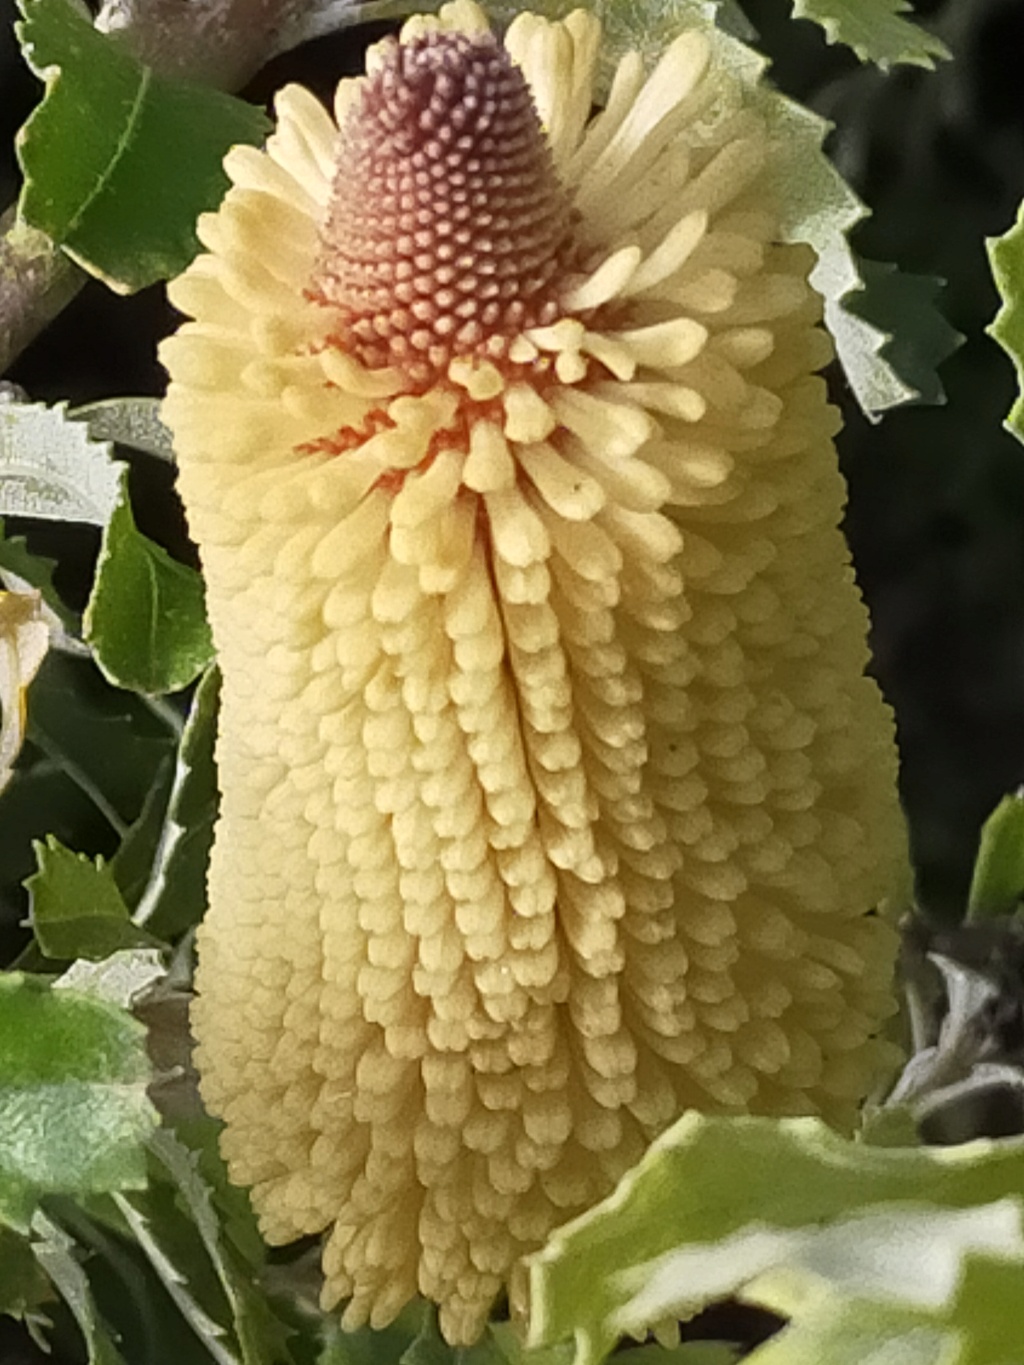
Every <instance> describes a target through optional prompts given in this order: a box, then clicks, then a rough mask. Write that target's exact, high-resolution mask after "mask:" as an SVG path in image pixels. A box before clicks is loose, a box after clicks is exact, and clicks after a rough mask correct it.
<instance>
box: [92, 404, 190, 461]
mask: <svg viewBox="0 0 1024 1365" xmlns="http://www.w3.org/2000/svg"><path fill="white" fill-rule="evenodd" d="M68 416H69V417H70V418H72V419H73V420H74V421H76V422H84V423H85V424H86V426H87V427H88V428H89V435H90V436H91V437H92V439H93V440H94V441H116V442H117V444H118V445H122V446H130V447H131V449H132V450H141V451H143V452H144V453H145V454H147V455H156V456H157V457H158V458H159V459H161V460H167V461H169V462H170V463H172V464H173V463H174V441H173V438H172V437H171V433H170V432H169V431H168V430H167V428H166V427H165V426H164V424H163V422H161V420H160V399H159V398H104V399H102V400H101V401H100V402H98V403H86V404H85V405H84V406H83V407H80V408H72V409H71V411H69V413H68Z"/></svg>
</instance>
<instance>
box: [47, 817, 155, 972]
mask: <svg viewBox="0 0 1024 1365" xmlns="http://www.w3.org/2000/svg"><path fill="white" fill-rule="evenodd" d="M33 847H34V849H35V854H36V866H37V871H36V872H35V873H34V874H33V875H32V876H31V877H29V878H28V879H27V880H26V882H25V888H26V890H27V891H28V893H29V896H30V898H31V918H32V927H33V929H34V930H35V936H36V941H37V942H38V944H39V946H40V948H41V949H42V951H43V952H44V953H45V954H46V956H47V957H50V958H59V959H63V960H68V961H70V960H72V959H74V958H86V959H87V960H88V961H90V962H99V961H102V959H103V958H106V957H109V956H110V954H111V953H115V952H118V951H120V950H122V949H126V948H148V947H155V946H157V942H158V941H157V940H156V939H154V938H153V937H152V936H151V935H150V934H147V933H146V932H145V930H143V929H139V928H138V927H137V926H136V925H134V924H133V923H132V921H131V918H130V916H129V914H128V907H127V905H125V903H124V901H123V900H122V899H121V893H120V891H119V890H118V888H117V882H116V881H115V880H114V874H113V872H112V871H111V869H110V867H109V866H108V865H107V864H106V863H105V862H104V861H103V859H102V858H97V859H95V860H93V859H92V858H89V857H88V856H87V855H85V854H83V853H72V851H71V850H70V849H67V848H65V847H64V846H63V844H61V843H60V841H59V840H58V839H56V838H54V836H53V835H52V834H51V835H49V836H47V839H46V841H45V843H42V842H39V841H36V842H35V843H34V845H33Z"/></svg>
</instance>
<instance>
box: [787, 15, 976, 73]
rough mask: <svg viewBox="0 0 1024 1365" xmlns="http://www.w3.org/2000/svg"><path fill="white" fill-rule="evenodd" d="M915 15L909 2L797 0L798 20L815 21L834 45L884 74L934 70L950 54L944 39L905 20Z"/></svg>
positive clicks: (795, 16) (796, 16) (796, 17)
mask: <svg viewBox="0 0 1024 1365" xmlns="http://www.w3.org/2000/svg"><path fill="white" fill-rule="evenodd" d="M912 12H913V6H912V5H910V4H909V3H907V0H793V17H794V18H795V19H811V20H813V22H814V23H816V24H818V25H819V26H820V27H821V28H822V29H823V30H824V32H825V37H826V38H827V39H828V41H829V42H830V43H843V44H844V45H845V46H846V47H849V48H852V49H853V51H854V52H855V53H856V54H857V56H858V57H859V58H860V59H861V61H862V62H874V63H875V64H876V65H877V66H880V67H881V68H882V70H883V71H887V70H888V69H889V67H891V66H897V65H901V64H903V65H909V66H923V67H927V68H929V69H932V68H934V66H935V63H936V61H937V60H944V59H947V58H948V57H949V55H950V53H949V49H948V48H947V47H946V44H945V43H944V42H943V41H942V40H941V38H937V37H936V36H935V34H934V33H929V32H928V31H927V30H926V29H923V28H920V27H918V25H917V24H915V23H913V22H911V20H909V19H904V18H902V17H901V16H902V15H904V14H911V13H912Z"/></svg>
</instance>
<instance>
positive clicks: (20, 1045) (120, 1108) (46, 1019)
mask: <svg viewBox="0 0 1024 1365" xmlns="http://www.w3.org/2000/svg"><path fill="white" fill-rule="evenodd" d="M149 1076H150V1068H149V1061H148V1059H147V1057H146V1047H145V1036H144V1031H143V1029H142V1027H141V1026H140V1025H139V1024H137V1023H136V1021H135V1020H134V1019H132V1018H131V1017H130V1016H129V1015H128V1014H126V1013H124V1011H122V1010H118V1009H115V1008H114V1007H113V1006H111V1005H107V1004H105V1003H103V1002H102V1001H99V1000H91V999H89V998H88V997H87V996H76V995H73V994H72V993H71V992H69V991H59V992H57V991H51V990H50V988H49V986H48V985H47V984H46V982H45V981H43V980H42V979H40V978H38V977H29V976H24V975H22V974H21V973H19V972H10V973H6V974H3V975H0V1218H2V1219H3V1220H4V1221H6V1222H7V1223H9V1224H10V1225H11V1226H13V1227H15V1228H17V1229H19V1230H20V1231H25V1230H27V1228H28V1224H29V1220H30V1218H31V1216H32V1211H33V1208H34V1207H35V1204H36V1201H37V1199H39V1198H40V1196H42V1195H44V1194H49V1193H57V1192H63V1193H78V1194H86V1193H95V1192H102V1191H110V1190H125V1189H139V1188H140V1187H142V1186H143V1185H144V1184H145V1181H146V1165H145V1149H144V1146H143V1144H144V1141H145V1138H146V1135H147V1133H148V1132H149V1131H150V1130H151V1129H152V1127H153V1125H154V1124H155V1122H156V1112H155V1110H154V1109H153V1107H152V1105H151V1104H150V1102H149V1100H148V1099H147V1097H146V1085H147V1083H148V1081H149Z"/></svg>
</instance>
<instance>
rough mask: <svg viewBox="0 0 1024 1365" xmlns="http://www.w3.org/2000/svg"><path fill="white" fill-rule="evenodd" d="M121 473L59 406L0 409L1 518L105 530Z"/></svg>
mask: <svg viewBox="0 0 1024 1365" xmlns="http://www.w3.org/2000/svg"><path fill="white" fill-rule="evenodd" d="M123 468H124V466H123V465H120V464H118V463H117V462H116V461H114V460H112V459H111V455H110V446H109V445H108V444H106V443H105V442H101V441H94V440H93V439H92V437H91V436H90V435H89V432H88V430H87V428H85V427H84V426H83V425H82V424H81V423H80V422H71V421H69V420H68V417H67V414H66V411H65V405H64V404H58V405H57V406H56V407H53V408H48V407H46V406H45V404H42V403H0V516H18V517H42V518H44V519H46V520H48V521H85V522H89V523H91V524H92V525H93V526H106V524H107V522H108V521H109V520H110V514H111V513H112V512H113V510H114V507H115V505H116V503H117V498H118V489H119V485H120V477H121V471H122V469H123Z"/></svg>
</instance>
